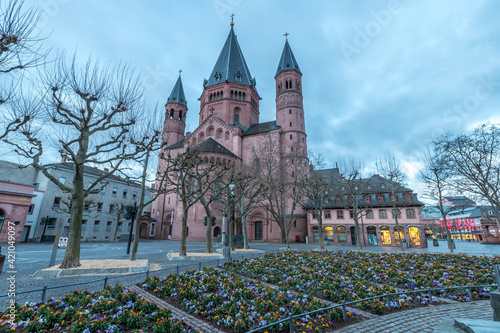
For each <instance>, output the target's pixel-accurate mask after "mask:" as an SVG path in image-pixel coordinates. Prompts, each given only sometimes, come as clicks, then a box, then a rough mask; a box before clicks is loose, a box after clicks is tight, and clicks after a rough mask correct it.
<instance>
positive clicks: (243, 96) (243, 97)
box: [242, 93, 246, 101]
mask: <svg viewBox="0 0 500 333" xmlns="http://www.w3.org/2000/svg"><path fill="white" fill-rule="evenodd" d="M242 96H243V100H244V101H245V100H246V99H245V93H243V95H242Z"/></svg>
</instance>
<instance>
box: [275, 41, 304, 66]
mask: <svg viewBox="0 0 500 333" xmlns="http://www.w3.org/2000/svg"><path fill="white" fill-rule="evenodd" d="M288 35H289V33H288V32H287V33H285V34H284V36H285V37H286V40H285V47H284V48H283V53H281V59H280V62H279V63H278V69H277V70H276V75H275V76H277V75H278V74H279V73H280V72H281V71H287V70H293V69H294V70H296V71H297V72H299V73H301V74H302V72H301V71H300V68H299V64H298V63H297V60H295V57H294V56H293V52H292V49H291V48H290V44H288Z"/></svg>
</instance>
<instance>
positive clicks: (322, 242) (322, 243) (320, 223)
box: [316, 210, 325, 250]
mask: <svg viewBox="0 0 500 333" xmlns="http://www.w3.org/2000/svg"><path fill="white" fill-rule="evenodd" d="M322 214H323V211H322V210H321V211H319V214H317V215H316V219H317V220H318V236H319V248H320V249H321V250H324V249H325V240H324V239H323V216H322Z"/></svg>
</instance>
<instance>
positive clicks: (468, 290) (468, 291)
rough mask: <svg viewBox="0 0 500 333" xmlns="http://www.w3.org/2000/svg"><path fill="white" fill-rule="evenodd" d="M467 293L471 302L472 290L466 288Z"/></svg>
mask: <svg viewBox="0 0 500 333" xmlns="http://www.w3.org/2000/svg"><path fill="white" fill-rule="evenodd" d="M467 293H468V294H469V298H470V300H471V302H472V290H471V288H470V286H468V287H467Z"/></svg>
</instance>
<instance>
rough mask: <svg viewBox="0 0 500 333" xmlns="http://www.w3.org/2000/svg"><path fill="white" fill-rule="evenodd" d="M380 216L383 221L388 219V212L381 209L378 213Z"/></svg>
mask: <svg viewBox="0 0 500 333" xmlns="http://www.w3.org/2000/svg"><path fill="white" fill-rule="evenodd" d="M378 216H379V217H380V218H381V219H386V218H387V212H386V211H385V209H381V210H379V211H378Z"/></svg>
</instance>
